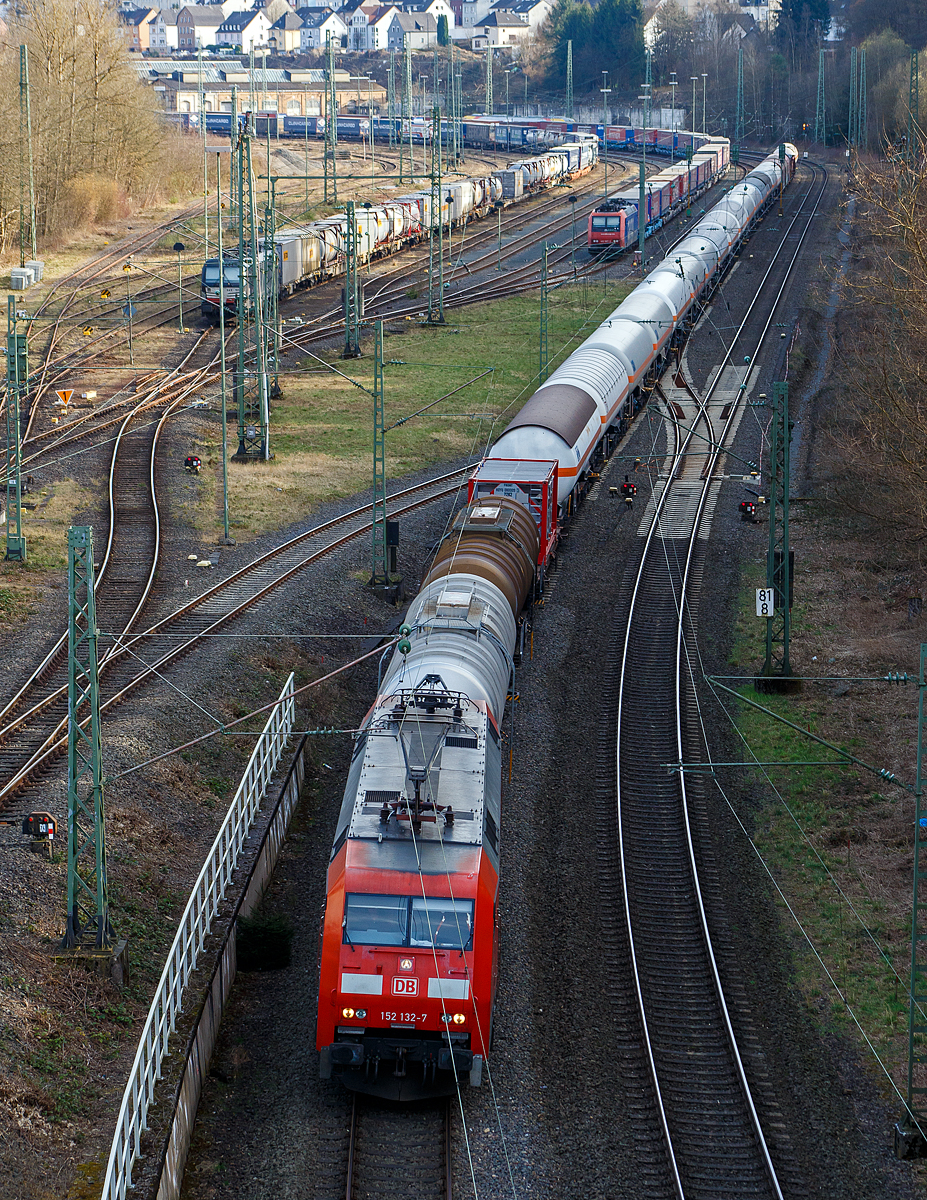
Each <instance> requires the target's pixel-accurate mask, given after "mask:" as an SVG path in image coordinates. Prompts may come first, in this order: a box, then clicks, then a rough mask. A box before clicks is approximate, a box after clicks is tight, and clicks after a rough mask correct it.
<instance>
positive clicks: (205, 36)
mask: <svg viewBox="0 0 927 1200" xmlns="http://www.w3.org/2000/svg"><path fill="white" fill-rule="evenodd" d="M223 8H224V5H221V4H191V5H188V6H187V7H186V8H182V9H181V10H180V12H179V13H178V14H177V48H178V50H180V52H181V53H184V52H185V51H187V52H189V51H191V50H201V49H203V47H204V46H217V45H218V44H219V39H218V29H219V26H220V25H221V24H222V22H223V21H224V20H225V18H226V16H227V13H225V12H224V11H223Z"/></svg>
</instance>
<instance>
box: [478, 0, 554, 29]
mask: <svg viewBox="0 0 927 1200" xmlns="http://www.w3.org/2000/svg"><path fill="white" fill-rule="evenodd" d="M492 7H493V11H494V12H501V13H505V14H506V15H507V16H510V17H518V18H519V20H522V21H524V22H525V24H526V25H528V27H529V28H530V29H540V27H541V26H542V25H543V24H544V22H545V21H546V20H547V18H548V17H549V16H550V14H551V13H552V12H553V8H554V5H553V0H496V3H495V4H494V5H493V6H492Z"/></svg>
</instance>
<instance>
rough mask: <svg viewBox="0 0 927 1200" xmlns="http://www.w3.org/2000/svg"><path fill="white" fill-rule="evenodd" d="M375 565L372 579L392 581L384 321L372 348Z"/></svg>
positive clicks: (385, 581)
mask: <svg viewBox="0 0 927 1200" xmlns="http://www.w3.org/2000/svg"><path fill="white" fill-rule="evenodd" d="M372 529H373V564H372V571H371V575H370V582H371V584H373V585H377V584H386V583H389V573H388V571H387V563H386V436H385V430H384V417H383V322H382V321H377V323H376V326H375V334H374V350H373V525H372Z"/></svg>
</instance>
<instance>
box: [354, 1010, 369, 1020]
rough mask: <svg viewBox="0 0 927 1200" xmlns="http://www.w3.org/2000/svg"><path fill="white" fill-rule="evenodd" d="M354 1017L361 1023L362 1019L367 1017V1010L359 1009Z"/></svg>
mask: <svg viewBox="0 0 927 1200" xmlns="http://www.w3.org/2000/svg"><path fill="white" fill-rule="evenodd" d="M354 1015H355V1017H357V1019H358V1021H363V1019H364V1017H366V1015H367V1010H366V1008H359V1009H358V1010H357V1012H356V1013H355V1014H354Z"/></svg>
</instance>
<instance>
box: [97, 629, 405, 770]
mask: <svg viewBox="0 0 927 1200" xmlns="http://www.w3.org/2000/svg"><path fill="white" fill-rule="evenodd" d="M398 640H399V639H398V638H393V639H392V641H391V643H390V645H395V644H396V642H397V641H398ZM382 651H383V647H382V646H375V647H374V648H373V650H368V651H367V653H366V654H362V655H360V657H359V658H353V659H351V661H350V662H346V663H343V664H342V665H341V666H340V667H336V668H335V669H334V670H333V671H329V672H328V674H326V675H322V676H320V677H319V678H318V679H313V680H312V681H311V682H310V683H304V684H301V685H300V686H299V687H296V688H293V690H292V691H290V692H287V693H286V695H283V696H278V697H277V699H276V700H272V701H270V703H268V704H262V705H260V706H259V707H258V708H254V709H252V710H251V712H249V713H245V715H244V716H243V717H237V718H236V719H235V720H234V721H227V722H225V724H223V725H222V726H220V727H219V728H216V729H211V730H210V731H209V732H208V733H204V734H201V735H200V736H199V737H195V738H192V739H191V740H190V741H188V742H184V743H183V745H180V746H174V747H173V748H172V749H170V750H165V751H164V753H163V754H156V755H155V756H154V757H153V758H148V759H146V760H145V761H144V762H140V763H136V764H135V765H134V766H131V767H127V768H126V769H125V770H124V771H119V772H117V773H116V774H115V775H111V776H108V777H107V783H113V782H115V781H116V780H117V779H123V778H125V776H126V775H133V774H134V773H135V772H136V771H141V770H144V768H146V767H150V766H152V765H153V764H154V763H157V762H162V761H163V760H164V759H166V758H172V757H173V756H174V755H175V754H180V753H181V751H183V750H190V749H191V748H192V747H193V746H199V745H201V744H202V743H203V742H208V741H209V740H210V739H211V738H214V737H218V736H219V735H220V734H223V733H226V732H228V731H229V730H231V729H233V728H234V727H235V726H236V725H240V724H241V723H242V721H248V720H250V719H251V717H256V716H257V715H258V714H259V713H262V712H268V711H269V710H270V709H273V708H277V707H278V706H279V705H280V704H282V703H283V702H284V701H285V700H290V699H291V698H293V697H295V696H299V695H302V693H303V692H308V691H311V690H312V689H313V688H316V687H318V686H319V684H322V683H327V682H328V680H329V679H334V677H335V676H336V675H340V674H341V673H342V671H348V670H350V669H351V667H356V666H357V665H358V664H359V663H362V662H365V661H366V660H367V659H368V658H372V657H373V655H374V654H380V653H382Z"/></svg>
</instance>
